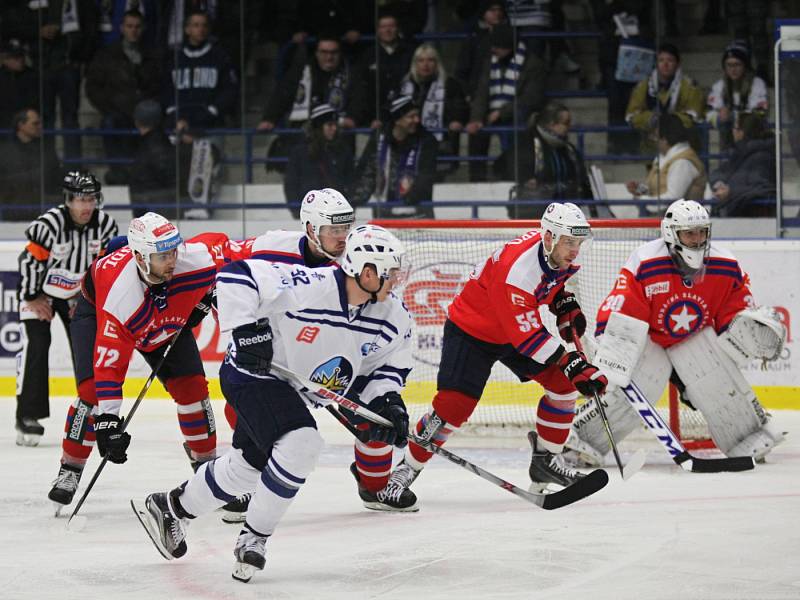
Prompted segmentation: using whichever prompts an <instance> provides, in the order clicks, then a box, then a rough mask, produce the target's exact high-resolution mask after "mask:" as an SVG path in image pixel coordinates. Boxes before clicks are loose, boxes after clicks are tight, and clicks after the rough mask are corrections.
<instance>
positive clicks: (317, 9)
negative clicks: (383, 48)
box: [292, 0, 374, 56]
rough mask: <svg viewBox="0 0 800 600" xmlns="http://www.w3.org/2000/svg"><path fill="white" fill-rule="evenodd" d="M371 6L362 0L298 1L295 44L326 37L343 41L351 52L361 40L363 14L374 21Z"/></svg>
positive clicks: (294, 27)
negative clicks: (313, 38) (366, 14)
mask: <svg viewBox="0 0 800 600" xmlns="http://www.w3.org/2000/svg"><path fill="white" fill-rule="evenodd" d="M369 5H370V3H368V2H364V1H363V0H347V1H344V0H299V1H298V2H297V12H296V14H295V21H294V23H293V33H292V42H294V43H295V44H298V45H300V44H304V43H305V42H306V40H307V39H308V38H309V37H317V38H319V39H322V36H323V35H325V36H330V38H331V39H335V40H338V41H343V42H344V44H345V46H346V51H347V52H350V51H351V50H353V47H354V45H355V44H356V43H357V42H358V40H359V39H361V31H360V30H359V24H360V23H361V19H360V17H361V16H362V15H363V13H368V14H369V16H370V20H371V16H372V14H374V12H373V11H371V10H370V6H369ZM341 49H342V48H340V50H341ZM351 56H352V55H351Z"/></svg>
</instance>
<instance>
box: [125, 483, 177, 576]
mask: <svg viewBox="0 0 800 600" xmlns="http://www.w3.org/2000/svg"><path fill="white" fill-rule="evenodd" d="M180 489H181V488H177V489H175V490H172V491H171V492H169V493H167V492H158V493H155V494H150V495H149V496H148V497H147V498H146V499H145V501H144V507H143V508H142V507H141V506H139V505H138V504H137V503H136V502H135V501H134V500H131V508H132V509H133V512H134V514H136V518H138V519H139V522H140V523H141V524H142V527H144V529H145V531H146V532H147V535H148V536H149V537H150V539H151V540H152V542H153V544H154V545H155V547H156V549H157V550H158V551H159V552H160V553H161V556H163V557H164V558H166V559H167V560H172V559H173V558H180V557H181V556H183V555H184V554H186V540H185V538H186V525H187V524H188V518H187V516H185V515H181V514H180V513H181V512H183V511H182V510H181V509H180V508H178V509H176V506H175V501H176V498H177V495H178V494H179V493H180Z"/></svg>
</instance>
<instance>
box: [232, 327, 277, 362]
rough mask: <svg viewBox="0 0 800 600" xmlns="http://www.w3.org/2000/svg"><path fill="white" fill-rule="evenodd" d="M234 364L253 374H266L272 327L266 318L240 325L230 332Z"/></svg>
mask: <svg viewBox="0 0 800 600" xmlns="http://www.w3.org/2000/svg"><path fill="white" fill-rule="evenodd" d="M231 339H232V341H233V347H234V349H235V350H236V358H235V359H234V362H235V363H236V366H237V367H239V368H241V369H244V370H245V371H248V372H250V373H252V374H253V375H268V374H269V367H270V365H271V364H272V328H271V327H270V326H269V320H268V319H260V320H259V321H258V322H256V323H248V324H247V325H240V326H239V327H237V328H236V329H234V330H233V333H232V334H231Z"/></svg>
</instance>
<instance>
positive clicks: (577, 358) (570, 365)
mask: <svg viewBox="0 0 800 600" xmlns="http://www.w3.org/2000/svg"><path fill="white" fill-rule="evenodd" d="M558 366H559V367H560V368H561V370H562V371H563V372H564V375H566V377H567V379H569V380H570V381H571V382H572V385H574V386H575V388H576V389H577V390H578V391H579V392H580V393H581V394H583V395H584V396H586V397H587V398H592V397H593V396H594V395H595V394H598V395H599V394H602V393H603V392H605V391H606V386H607V385H608V379H607V378H606V376H605V375H603V373H601V372H600V370H599V369H598V368H597V367H595V366H594V365H591V364H589V363H588V362H586V356H584V354H583V352H566V353H565V354H564V355H563V356H562V357H561V359H560V360H559V361H558Z"/></svg>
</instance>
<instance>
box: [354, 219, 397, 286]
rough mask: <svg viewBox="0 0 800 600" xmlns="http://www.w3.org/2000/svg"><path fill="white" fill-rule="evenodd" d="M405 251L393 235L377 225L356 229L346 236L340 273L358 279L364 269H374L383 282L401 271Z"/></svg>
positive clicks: (362, 226) (360, 226)
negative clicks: (367, 266) (393, 272)
mask: <svg viewBox="0 0 800 600" xmlns="http://www.w3.org/2000/svg"><path fill="white" fill-rule="evenodd" d="M405 253H406V249H405V247H404V246H403V244H402V242H401V241H400V240H398V239H397V238H396V237H395V236H394V234H392V233H390V232H389V231H387V230H386V229H384V228H383V227H380V226H378V225H359V226H358V227H356V228H355V229H353V230H352V231H351V232H350V233H349V234H347V239H346V240H345V250H344V260H343V261H342V270H343V271H344V272H345V273H347V274H348V275H350V277H355V278H356V279H358V277H359V275H361V271H363V270H364V266H365V265H373V266H374V267H375V269H376V270H377V271H378V275H379V276H380V277H381V278H382V279H388V278H389V276H390V275H391V274H392V273H391V271H392V270H393V269H397V270H402V269H403V257H404V256H405Z"/></svg>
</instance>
